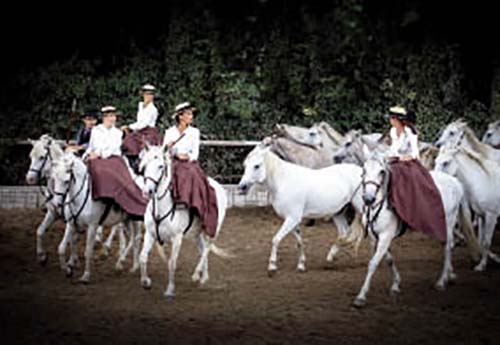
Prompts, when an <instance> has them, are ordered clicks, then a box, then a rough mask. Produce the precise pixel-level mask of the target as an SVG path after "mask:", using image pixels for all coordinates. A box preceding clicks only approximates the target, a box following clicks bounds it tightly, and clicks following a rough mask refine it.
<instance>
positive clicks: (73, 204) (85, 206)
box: [51, 152, 141, 283]
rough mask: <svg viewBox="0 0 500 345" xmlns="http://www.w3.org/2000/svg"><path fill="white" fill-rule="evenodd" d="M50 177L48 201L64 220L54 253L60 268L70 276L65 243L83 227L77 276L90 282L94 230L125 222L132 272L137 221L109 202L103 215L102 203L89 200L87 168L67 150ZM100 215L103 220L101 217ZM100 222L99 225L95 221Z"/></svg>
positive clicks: (120, 260)
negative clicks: (81, 262)
mask: <svg viewBox="0 0 500 345" xmlns="http://www.w3.org/2000/svg"><path fill="white" fill-rule="evenodd" d="M51 177H52V179H53V181H54V191H53V192H54V198H53V199H52V203H53V204H54V206H55V207H57V208H59V209H61V210H62V212H61V213H62V214H64V219H65V221H66V224H67V226H66V230H65V232H64V237H63V239H62V241H61V243H60V244H59V248H58V253H59V261H60V265H61V269H62V270H63V271H64V272H65V273H66V274H67V275H68V276H71V275H72V273H73V267H71V266H68V265H67V264H66V261H65V254H66V246H67V244H68V241H70V240H71V238H72V237H73V236H74V233H75V231H76V230H78V229H81V228H82V227H87V241H86V245H85V271H84V273H83V275H82V277H81V278H80V281H81V282H82V283H89V282H90V274H91V264H92V259H93V255H94V243H95V235H96V230H97V228H98V227H99V226H100V225H103V226H114V225H117V224H119V223H120V222H125V224H126V226H127V228H128V230H129V233H130V244H129V246H133V248H134V255H133V256H134V263H133V267H132V268H131V269H130V271H131V272H135V271H136V270H137V269H138V268H139V261H138V256H139V242H140V237H141V233H140V231H139V229H138V227H137V224H135V222H134V221H133V220H132V219H131V217H130V216H129V215H128V214H127V213H126V212H125V211H123V210H122V209H121V208H119V207H116V205H113V207H111V209H110V210H109V213H108V214H107V215H105V212H106V204H104V203H103V202H102V201H98V200H93V199H92V187H91V185H90V179H89V171H88V169H87V166H86V165H85V163H83V161H82V160H81V159H79V158H77V157H75V156H74V155H73V154H72V153H71V152H66V153H64V155H63V156H62V157H61V158H60V159H59V161H57V163H56V165H55V166H54V168H53V170H52V173H51ZM101 218H104V219H101ZM100 221H101V222H102V224H99V223H100ZM127 252H128V251H127V250H126V251H125V252H124V253H121V255H120V257H119V258H118V262H117V265H116V267H117V269H121V265H122V264H123V262H124V261H125V259H126V254H127Z"/></svg>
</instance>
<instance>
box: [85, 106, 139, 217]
mask: <svg viewBox="0 0 500 345" xmlns="http://www.w3.org/2000/svg"><path fill="white" fill-rule="evenodd" d="M101 112H102V124H100V125H98V126H96V127H95V128H94V129H93V130H92V134H91V135H90V142H89V146H88V148H87V151H86V152H85V154H84V159H86V160H87V162H88V166H89V170H90V175H91V177H92V178H91V181H92V197H93V198H94V199H101V200H103V201H109V200H112V201H113V202H116V203H118V204H119V205H120V206H121V207H122V208H123V209H124V210H125V211H126V212H127V213H129V214H131V215H134V216H137V217H141V216H143V215H144V212H145V210H146V205H147V200H145V199H144V198H143V197H142V192H141V189H140V188H139V186H138V184H137V182H136V181H134V179H133V178H134V176H133V175H132V174H131V171H130V170H129V168H128V166H127V164H126V162H125V160H124V159H123V157H121V145H122V134H123V132H122V131H121V130H119V129H118V128H116V127H115V124H116V117H117V110H116V108H115V107H113V106H105V107H103V108H102V109H101ZM109 205H111V203H109ZM103 217H104V216H103Z"/></svg>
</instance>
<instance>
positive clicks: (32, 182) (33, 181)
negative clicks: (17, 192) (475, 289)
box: [26, 176, 36, 184]
mask: <svg viewBox="0 0 500 345" xmlns="http://www.w3.org/2000/svg"><path fill="white" fill-rule="evenodd" d="M35 182H36V180H35V178H34V177H31V176H26V183H27V184H35Z"/></svg>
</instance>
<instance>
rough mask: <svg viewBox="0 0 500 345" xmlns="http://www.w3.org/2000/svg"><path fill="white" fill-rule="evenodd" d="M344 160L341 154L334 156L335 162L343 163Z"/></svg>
mask: <svg viewBox="0 0 500 345" xmlns="http://www.w3.org/2000/svg"><path fill="white" fill-rule="evenodd" d="M342 160H343V157H342V156H339V155H336V156H333V162H334V163H335V164H339V163H342Z"/></svg>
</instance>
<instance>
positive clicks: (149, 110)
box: [129, 102, 158, 131]
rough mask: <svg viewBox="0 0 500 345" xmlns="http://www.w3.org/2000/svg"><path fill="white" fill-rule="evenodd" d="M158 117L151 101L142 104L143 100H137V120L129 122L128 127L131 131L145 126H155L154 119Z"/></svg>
mask: <svg viewBox="0 0 500 345" xmlns="http://www.w3.org/2000/svg"><path fill="white" fill-rule="evenodd" d="M157 118H158V109H156V107H155V105H154V104H153V102H151V103H149V104H148V105H147V106H144V102H139V107H138V110H137V121H136V122H134V123H131V124H130V125H129V128H130V129H131V130H133V131H138V130H141V129H143V128H146V127H155V126H156V119H157Z"/></svg>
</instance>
